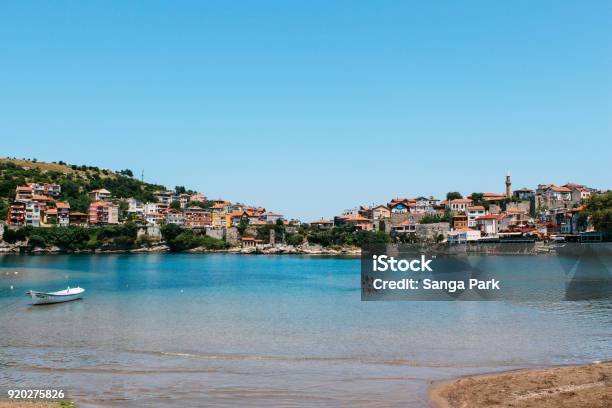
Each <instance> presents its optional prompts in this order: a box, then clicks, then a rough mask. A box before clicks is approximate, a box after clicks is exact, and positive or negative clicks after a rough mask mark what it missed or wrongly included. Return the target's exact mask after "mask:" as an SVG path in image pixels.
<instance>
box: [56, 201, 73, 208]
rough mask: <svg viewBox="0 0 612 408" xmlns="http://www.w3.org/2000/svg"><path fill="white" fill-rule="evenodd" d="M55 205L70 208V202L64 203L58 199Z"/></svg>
mask: <svg viewBox="0 0 612 408" xmlns="http://www.w3.org/2000/svg"><path fill="white" fill-rule="evenodd" d="M55 206H56V207H57V208H70V203H62V202H60V201H58V202H57V203H55Z"/></svg>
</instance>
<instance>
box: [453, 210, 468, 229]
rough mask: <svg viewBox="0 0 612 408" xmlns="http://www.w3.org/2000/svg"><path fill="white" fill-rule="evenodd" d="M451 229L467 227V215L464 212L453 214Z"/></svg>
mask: <svg viewBox="0 0 612 408" xmlns="http://www.w3.org/2000/svg"><path fill="white" fill-rule="evenodd" d="M452 225H453V229H454V230H462V229H467V228H468V216H467V215H465V214H457V215H454V216H453V224H452Z"/></svg>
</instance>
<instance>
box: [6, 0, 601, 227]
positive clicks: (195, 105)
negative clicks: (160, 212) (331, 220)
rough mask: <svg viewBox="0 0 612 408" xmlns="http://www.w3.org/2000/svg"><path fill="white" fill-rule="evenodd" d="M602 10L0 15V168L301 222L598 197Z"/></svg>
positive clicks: (482, 4)
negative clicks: (578, 194) (460, 204)
mask: <svg viewBox="0 0 612 408" xmlns="http://www.w3.org/2000/svg"><path fill="white" fill-rule="evenodd" d="M611 39H612V2H609V1H580V2H579V1H537V2H534V1H512V2H501V1H498V2H491V1H463V2H416V1H413V2H410V1H376V2H372V1H367V2H366V1H363V2H358V1H310V2H282V1H275V2H273V1H257V2H255V1H244V2H237V1H227V2H225V1H223V2H221V1H219V2H212V1H211V2H206V1H194V2H188V1H181V2H170V1H166V2H161V1H142V2H137V1H133V2H124V1H117V2H112V1H100V2H96V1H88V2H79V1H71V2H62V1H53V2H51V1H47V2H28V1H14V2H2V4H1V5H0V140H1V142H0V155H1V156H11V157H12V156H16V157H30V158H32V157H35V158H37V159H38V160H44V161H57V160H63V161H66V162H70V163H78V164H93V165H97V166H100V167H105V168H111V169H122V168H131V169H133V170H134V171H135V172H138V173H139V172H140V170H141V169H144V171H145V179H147V180H148V181H152V182H159V183H164V184H166V185H168V186H174V185H177V184H178V185H186V186H188V187H191V188H194V189H198V190H201V191H203V192H204V193H206V194H207V195H208V196H209V197H223V198H227V199H231V200H239V201H243V202H249V203H253V204H258V205H263V206H265V207H267V208H269V209H271V210H276V211H281V212H283V213H285V214H286V215H287V216H290V217H300V218H302V219H304V220H310V219H314V218H316V217H319V216H326V217H327V216H331V215H333V214H335V213H337V212H339V211H341V210H343V209H346V208H350V207H354V206H356V205H359V204H370V203H380V202H386V201H388V200H389V199H390V198H391V197H394V196H417V195H430V194H433V195H437V196H442V195H444V194H445V193H446V192H447V191H455V190H456V191H460V192H462V193H464V194H469V193H470V192H472V191H498V192H499V191H503V188H504V186H503V182H504V177H505V174H506V171H507V170H508V169H509V170H510V171H511V174H512V179H513V183H514V184H513V186H514V187H517V188H518V187H523V186H535V185H536V184H537V183H539V182H552V183H559V184H562V183H565V182H567V181H575V182H580V183H586V184H588V185H591V186H594V187H600V188H603V187H611V185H610V184H611V183H610V181H611V180H610V174H612V161H611V160H610V159H611V157H612V155H611V152H612V149H611V147H612V137H611V136H612V126H611V122H612V80H611V79H612V74H611V73H612V41H611Z"/></svg>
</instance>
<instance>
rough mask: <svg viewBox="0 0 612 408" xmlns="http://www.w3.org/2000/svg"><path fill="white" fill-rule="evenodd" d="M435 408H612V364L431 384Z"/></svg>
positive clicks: (503, 374)
mask: <svg viewBox="0 0 612 408" xmlns="http://www.w3.org/2000/svg"><path fill="white" fill-rule="evenodd" d="M429 398H430V402H431V403H432V405H433V406H434V407H437V408H480V407H491V408H493V407H495V408H502V407H513V408H536V407H537V408H564V407H568V408H569V407H582V408H605V407H611V406H612V362H604V363H594V364H588V365H581V366H566V367H554V368H547V369H541V370H520V371H512V372H507V373H501V374H488V375H481V376H473V377H464V378H459V379H456V380H452V381H447V382H443V383H438V384H434V385H433V386H432V387H431V388H430V390H429Z"/></svg>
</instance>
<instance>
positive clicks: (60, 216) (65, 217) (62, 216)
mask: <svg viewBox="0 0 612 408" xmlns="http://www.w3.org/2000/svg"><path fill="white" fill-rule="evenodd" d="M55 211H56V215H57V216H56V219H57V224H58V225H59V226H62V227H66V226H68V225H70V203H68V202H60V201H58V202H56V203H55Z"/></svg>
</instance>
